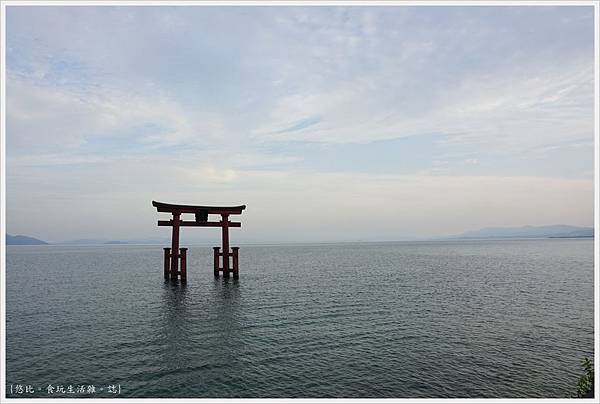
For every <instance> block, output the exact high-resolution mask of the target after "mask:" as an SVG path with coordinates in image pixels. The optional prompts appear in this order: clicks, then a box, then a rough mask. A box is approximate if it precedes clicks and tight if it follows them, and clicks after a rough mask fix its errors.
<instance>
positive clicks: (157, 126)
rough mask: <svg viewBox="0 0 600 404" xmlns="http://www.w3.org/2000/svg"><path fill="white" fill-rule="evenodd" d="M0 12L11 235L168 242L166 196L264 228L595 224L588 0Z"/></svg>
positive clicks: (358, 232) (372, 230)
mask: <svg viewBox="0 0 600 404" xmlns="http://www.w3.org/2000/svg"><path fill="white" fill-rule="evenodd" d="M6 23H7V24H6V31H7V32H6V34H7V37H6V38H7V48H6V60H7V65H6V79H7V87H6V109H7V127H6V147H7V149H6V154H7V167H6V170H7V171H6V173H7V183H6V187H7V213H6V216H7V231H8V233H11V234H27V235H31V236H35V237H39V238H42V239H46V240H50V241H60V240H68V239H77V238H110V239H134V238H146V237H163V236H165V237H167V236H168V234H169V233H168V229H166V228H160V229H159V228H158V227H156V220H157V219H158V218H159V215H158V214H157V213H156V211H155V210H154V209H153V208H152V206H151V201H152V200H153V199H155V200H159V201H165V202H172V203H189V204H224V205H237V204H246V205H247V206H248V208H247V210H246V211H245V213H244V215H243V216H242V222H243V227H242V229H241V230H238V229H234V230H233V231H232V236H233V239H234V240H239V241H255V242H256V241H328V240H394V239H403V238H409V237H416V238H419V237H430V236H438V235H447V234H453V233H460V232H462V231H466V230H470V229H477V228H481V227H488V226H520V225H545V224H558V223H561V224H572V225H582V226H592V225H593V175H594V132H593V131H594V115H593V113H594V111H593V106H594V92H593V80H594V59H593V57H594V54H593V49H594V42H593V33H594V21H593V8H592V7H591V6H579V7H564V6H563V7H548V6H544V7H522V6H521V7H432V6H430V7H408V6H401V7H324V6H322V7H224V6H220V7H192V6H189V7H89V6H86V7H39V6H38V7H25V6H9V7H7V14H6ZM216 231H217V229H185V231H184V232H183V233H186V234H184V235H183V236H182V237H183V240H184V241H186V240H188V241H193V240H203V239H204V238H206V237H209V238H213V239H214V238H215V237H216V234H217V233H215V232H216ZM201 233H202V234H201Z"/></svg>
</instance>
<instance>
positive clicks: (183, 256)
mask: <svg viewBox="0 0 600 404" xmlns="http://www.w3.org/2000/svg"><path fill="white" fill-rule="evenodd" d="M187 250H188V249H187V248H180V249H179V251H180V255H181V282H185V281H187Z"/></svg>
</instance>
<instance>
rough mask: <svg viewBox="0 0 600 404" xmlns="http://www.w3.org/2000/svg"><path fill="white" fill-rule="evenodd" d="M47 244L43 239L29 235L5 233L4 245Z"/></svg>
mask: <svg viewBox="0 0 600 404" xmlns="http://www.w3.org/2000/svg"><path fill="white" fill-rule="evenodd" d="M44 244H48V243H47V242H45V241H44V240H40V239H37V238H34V237H29V236H21V235H16V236H11V235H10V234H7V235H6V245H44Z"/></svg>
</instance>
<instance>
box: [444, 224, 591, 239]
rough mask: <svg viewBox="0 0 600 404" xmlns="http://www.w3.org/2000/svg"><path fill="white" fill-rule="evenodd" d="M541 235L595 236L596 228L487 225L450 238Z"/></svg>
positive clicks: (560, 225) (559, 225) (527, 236)
mask: <svg viewBox="0 0 600 404" xmlns="http://www.w3.org/2000/svg"><path fill="white" fill-rule="evenodd" d="M539 237H553V238H554V237H594V228H593V227H578V226H568V225H564V224H557V225H550V226H521V227H486V228H483V229H479V230H473V231H467V232H464V233H461V234H458V235H455V236H450V238H453V239H457V238H458V239H470V238H539Z"/></svg>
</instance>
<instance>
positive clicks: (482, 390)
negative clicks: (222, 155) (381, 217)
mask: <svg viewBox="0 0 600 404" xmlns="http://www.w3.org/2000/svg"><path fill="white" fill-rule="evenodd" d="M188 254H189V257H188V282H187V285H185V286H182V285H180V284H172V283H170V282H166V283H165V281H164V280H163V274H162V262H163V261H162V248H161V246H132V245H122V246H121V245H119V246H92V247H66V246H9V247H8V248H7V257H6V270H7V271H6V272H7V274H6V282H7V284H6V300H7V301H6V320H7V321H6V333H7V340H6V350H7V357H6V370H7V373H6V375H7V390H8V391H9V396H11V397H25V396H27V397H60V396H64V397H67V396H69V397H71V396H73V397H74V396H79V397H366V398H370V397H373V398H379V397H400V398H408V397H570V396H572V395H573V393H574V391H575V386H576V383H577V379H578V377H579V376H580V375H581V374H582V371H581V368H580V361H581V360H582V359H583V358H584V357H585V356H589V357H591V356H593V331H594V330H593V325H594V322H593V275H594V273H593V241H592V240H582V239H546V240H504V241H454V242H414V243H413V242H411V243H380V244H375V243H365V244H331V245H293V246H242V248H241V249H240V279H239V281H234V280H232V279H230V280H228V281H224V280H223V279H218V280H215V279H214V277H213V274H212V249H211V248H210V247H191V248H190V250H189V251H188ZM17 385H21V386H25V385H30V386H31V388H33V389H34V390H35V392H34V393H17V392H16V391H15V388H16V386H17ZM49 385H50V386H52V387H56V386H63V388H65V389H67V388H68V386H69V385H71V386H73V388H74V389H75V388H77V387H78V386H89V385H94V386H95V388H96V390H97V391H96V393H88V392H85V393H84V392H80V394H77V393H75V394H70V393H68V392H66V391H65V393H56V392H54V393H52V394H49V393H48V389H47V388H48V386H49ZM110 385H115V386H118V387H119V388H120V393H116V394H115V393H113V392H108V386H110ZM11 387H12V388H13V394H12V395H10V388H11ZM100 388H102V389H103V390H102V391H99V389H100Z"/></svg>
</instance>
